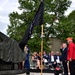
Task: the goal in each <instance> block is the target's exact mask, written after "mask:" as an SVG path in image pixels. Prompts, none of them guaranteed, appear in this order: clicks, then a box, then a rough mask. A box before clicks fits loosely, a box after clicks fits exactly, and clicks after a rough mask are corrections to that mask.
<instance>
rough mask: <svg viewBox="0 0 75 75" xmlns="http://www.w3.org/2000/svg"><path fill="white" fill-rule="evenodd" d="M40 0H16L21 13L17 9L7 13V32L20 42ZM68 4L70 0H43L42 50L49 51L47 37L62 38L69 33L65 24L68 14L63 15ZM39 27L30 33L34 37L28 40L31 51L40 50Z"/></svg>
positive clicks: (66, 23)
mask: <svg viewBox="0 0 75 75" xmlns="http://www.w3.org/2000/svg"><path fill="white" fill-rule="evenodd" d="M40 1H41V0H40ZM40 1H39V0H19V1H18V2H19V9H20V11H21V13H20V14H19V13H18V12H17V11H14V12H11V13H10V14H9V18H10V24H9V25H8V29H7V34H8V35H9V36H10V37H11V38H13V39H15V40H17V41H18V42H20V40H21V39H22V37H23V35H24V33H25V31H26V30H27V28H28V26H29V25H30V23H31V21H32V20H33V17H34V15H35V13H36V11H37V9H38V7H39V4H40ZM70 4H71V1H70V0H44V36H45V37H44V50H47V51H50V50H49V47H48V44H47V41H49V37H54V36H55V37H57V38H59V39H62V40H64V39H65V38H66V37H67V36H68V35H69V29H68V28H67V25H68V24H70V23H69V22H68V20H69V19H68V17H69V16H70V15H69V16H68V17H65V16H64V13H65V11H66V10H67V9H68V7H70ZM65 19H66V20H65ZM66 28H67V30H66ZM40 29H41V27H40V26H37V27H35V28H34V30H33V34H32V36H34V37H33V38H31V39H30V40H29V42H28V45H29V46H30V48H31V51H40V44H41V43H40V42H41V39H40V36H41V35H40V34H41V31H40ZM63 31H64V32H63ZM62 36H63V37H62ZM65 36H66V37H65Z"/></svg>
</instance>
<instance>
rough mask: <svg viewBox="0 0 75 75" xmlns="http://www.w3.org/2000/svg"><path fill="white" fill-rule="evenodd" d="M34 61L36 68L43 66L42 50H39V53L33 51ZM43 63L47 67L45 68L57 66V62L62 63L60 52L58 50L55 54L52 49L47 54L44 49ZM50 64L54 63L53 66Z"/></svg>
mask: <svg viewBox="0 0 75 75" xmlns="http://www.w3.org/2000/svg"><path fill="white" fill-rule="evenodd" d="M32 62H33V65H34V67H35V68H36V69H40V68H41V52H39V53H37V52H34V53H33V55H32ZM42 64H43V68H45V69H50V68H51V67H53V68H55V67H56V66H57V64H61V56H60V53H59V52H56V54H54V52H53V51H51V52H49V54H47V53H46V52H45V51H44V52H43V56H42ZM50 65H52V66H50ZM53 68H52V69H53Z"/></svg>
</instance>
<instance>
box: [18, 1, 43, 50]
mask: <svg viewBox="0 0 75 75" xmlns="http://www.w3.org/2000/svg"><path fill="white" fill-rule="evenodd" d="M43 13H44V1H41V3H40V5H39V8H38V10H37V12H36V14H35V16H34V19H33V20H32V22H31V24H30V25H29V27H28V29H27V30H26V32H25V34H24V36H23V38H22V40H21V42H20V43H19V46H20V48H21V49H22V51H23V50H24V46H25V45H27V43H28V40H29V39H30V38H31V34H32V31H33V28H34V27H35V26H37V25H42V24H43Z"/></svg>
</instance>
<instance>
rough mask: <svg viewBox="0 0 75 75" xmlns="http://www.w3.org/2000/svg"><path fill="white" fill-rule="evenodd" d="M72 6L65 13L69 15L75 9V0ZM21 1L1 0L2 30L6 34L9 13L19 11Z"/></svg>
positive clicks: (0, 17) (0, 20) (0, 16)
mask: <svg viewBox="0 0 75 75" xmlns="http://www.w3.org/2000/svg"><path fill="white" fill-rule="evenodd" d="M71 1H72V3H71V6H70V7H69V8H68V10H67V11H66V12H65V15H68V14H69V13H70V12H72V11H73V10H75V0H71ZM18 6H19V3H18V0H0V31H1V32H2V33H4V34H7V32H6V30H7V27H8V25H9V24H10V22H9V14H10V13H12V12H13V11H18V12H20V10H19V9H18Z"/></svg>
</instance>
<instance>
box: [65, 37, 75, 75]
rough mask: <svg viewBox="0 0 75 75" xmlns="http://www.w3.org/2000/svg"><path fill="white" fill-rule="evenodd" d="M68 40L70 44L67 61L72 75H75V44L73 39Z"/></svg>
mask: <svg viewBox="0 0 75 75" xmlns="http://www.w3.org/2000/svg"><path fill="white" fill-rule="evenodd" d="M66 40H67V43H68V54H67V60H68V61H69V69H70V75H75V44H74V43H73V38H71V37H69V38H67V39H66Z"/></svg>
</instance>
